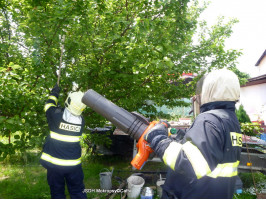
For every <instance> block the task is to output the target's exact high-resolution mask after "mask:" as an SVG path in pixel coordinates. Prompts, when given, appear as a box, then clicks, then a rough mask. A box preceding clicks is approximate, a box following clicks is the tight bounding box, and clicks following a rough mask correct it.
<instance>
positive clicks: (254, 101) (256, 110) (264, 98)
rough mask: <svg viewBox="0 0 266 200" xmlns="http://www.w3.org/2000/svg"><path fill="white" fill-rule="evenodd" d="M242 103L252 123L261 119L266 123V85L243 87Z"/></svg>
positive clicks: (241, 91) (241, 93)
mask: <svg viewBox="0 0 266 200" xmlns="http://www.w3.org/2000/svg"><path fill="white" fill-rule="evenodd" d="M240 103H241V104H242V105H243V106H244V109H245V110H246V112H247V114H248V115H249V117H250V119H251V121H257V120H258V119H259V118H260V119H261V120H264V122H265V123H266V83H263V84H259V85H252V86H247V87H241V90H240Z"/></svg>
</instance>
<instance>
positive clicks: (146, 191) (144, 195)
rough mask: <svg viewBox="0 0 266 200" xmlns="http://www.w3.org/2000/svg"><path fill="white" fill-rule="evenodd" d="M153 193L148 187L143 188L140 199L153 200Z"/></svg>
mask: <svg viewBox="0 0 266 200" xmlns="http://www.w3.org/2000/svg"><path fill="white" fill-rule="evenodd" d="M153 195H154V192H153V190H152V189H151V188H150V187H145V188H143V190H142V192H141V194H140V198H141V199H153Z"/></svg>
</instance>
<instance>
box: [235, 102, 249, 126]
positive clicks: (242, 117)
mask: <svg viewBox="0 0 266 200" xmlns="http://www.w3.org/2000/svg"><path fill="white" fill-rule="evenodd" d="M236 116H237V119H238V121H239V122H240V123H246V122H249V123H251V121H250V118H249V116H248V114H247V113H246V111H245V109H244V106H243V105H242V104H241V105H240V106H239V109H236Z"/></svg>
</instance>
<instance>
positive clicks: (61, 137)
mask: <svg viewBox="0 0 266 200" xmlns="http://www.w3.org/2000/svg"><path fill="white" fill-rule="evenodd" d="M50 136H51V138H53V139H55V140H60V141H63V142H79V141H80V136H70V135H62V134H58V133H55V132H53V131H51V132H50Z"/></svg>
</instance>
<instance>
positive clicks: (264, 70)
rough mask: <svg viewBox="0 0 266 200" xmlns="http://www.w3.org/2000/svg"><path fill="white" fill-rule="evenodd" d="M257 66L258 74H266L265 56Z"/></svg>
mask: <svg viewBox="0 0 266 200" xmlns="http://www.w3.org/2000/svg"><path fill="white" fill-rule="evenodd" d="M258 68H259V76H260V75H264V74H266V56H264V58H263V59H262V60H261V61H260V65H259V66H258Z"/></svg>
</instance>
